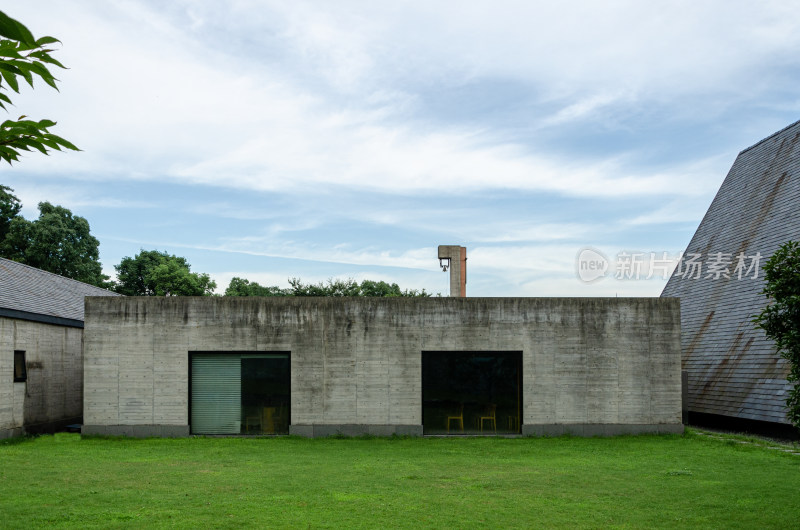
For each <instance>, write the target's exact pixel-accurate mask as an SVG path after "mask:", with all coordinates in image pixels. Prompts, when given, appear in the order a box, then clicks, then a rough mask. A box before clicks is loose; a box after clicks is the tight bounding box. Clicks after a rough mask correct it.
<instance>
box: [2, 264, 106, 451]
mask: <svg viewBox="0 0 800 530" xmlns="http://www.w3.org/2000/svg"><path fill="white" fill-rule="evenodd" d="M111 294H112V293H110V292H108V291H106V290H105V289H99V288H97V287H94V286H92V285H87V284H85V283H81V282H77V281H75V280H70V279H68V278H64V277H62V276H58V275H57V274H51V273H49V272H45V271H42V270H39V269H35V268H33V267H28V266H27V265H22V264H20V263H16V262H14V261H9V260H7V259H4V258H0V438H5V437H8V436H17V435H21V434H23V433H25V432H42V431H47V430H50V429H54V428H57V427H59V426H63V425H67V424H70V423H76V422H77V423H79V422H80V418H81V414H82V400H83V362H82V344H83V299H84V297H85V296H109V295H111Z"/></svg>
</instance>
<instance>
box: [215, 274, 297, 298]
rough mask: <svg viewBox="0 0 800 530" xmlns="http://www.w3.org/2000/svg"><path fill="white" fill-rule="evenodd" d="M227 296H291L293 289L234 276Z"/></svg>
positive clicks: (226, 291)
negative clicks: (268, 285) (263, 284)
mask: <svg viewBox="0 0 800 530" xmlns="http://www.w3.org/2000/svg"><path fill="white" fill-rule="evenodd" d="M225 296H291V291H290V290H289V289H281V288H280V287H275V286H271V287H264V286H262V285H259V284H258V283H256V282H251V281H249V280H246V279H244V278H238V277H233V278H231V283H230V284H229V285H228V288H227V289H225Z"/></svg>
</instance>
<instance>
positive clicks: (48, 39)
mask: <svg viewBox="0 0 800 530" xmlns="http://www.w3.org/2000/svg"><path fill="white" fill-rule="evenodd" d="M54 42H57V43H59V44H61V41H60V40H58V39H57V38H55V37H49V36H44V37H41V38H39V39H38V40H37V41H36V46H38V47H40V48H41V47H42V46H44V45H45V44H53V43H54Z"/></svg>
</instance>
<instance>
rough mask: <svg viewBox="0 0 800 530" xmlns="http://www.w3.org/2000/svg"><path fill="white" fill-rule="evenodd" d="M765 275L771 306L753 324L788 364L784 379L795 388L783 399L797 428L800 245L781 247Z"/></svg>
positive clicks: (799, 399)
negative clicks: (770, 340) (787, 372)
mask: <svg viewBox="0 0 800 530" xmlns="http://www.w3.org/2000/svg"><path fill="white" fill-rule="evenodd" d="M764 272H765V276H764V279H765V287H764V290H763V291H762V293H763V294H764V295H766V296H767V298H768V299H769V300H770V301H771V303H770V304H769V305H768V306H767V307H765V308H764V310H763V311H762V312H761V313H760V314H758V315H756V317H755V318H754V320H753V321H754V322H755V324H756V326H757V327H759V328H761V329H763V330H764V333H765V334H766V336H767V337H768V338H770V339H772V340H773V341H775V346H776V348H777V350H778V352H779V353H780V355H781V357H783V358H784V359H786V360H787V361H789V375H788V376H787V378H786V379H787V380H788V381H790V382H792V383H794V386H793V388H792V389H791V390H790V391H789V395H788V397H787V398H786V406H787V408H788V412H787V417H788V418H789V421H791V422H792V424H794V425H795V427H798V428H800V243H798V242H795V241H788V242H786V243H784V244H783V245H781V246H780V247H779V248H778V250H777V251H775V253H774V254H773V255H772V257H770V259H769V260H767V262H766V263H765V264H764Z"/></svg>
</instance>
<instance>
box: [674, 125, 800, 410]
mask: <svg viewBox="0 0 800 530" xmlns="http://www.w3.org/2000/svg"><path fill="white" fill-rule="evenodd" d="M799 205H800V122H795V123H793V124H792V125H789V126H788V127H786V128H784V129H782V130H780V131H778V132H776V133H775V134H773V135H771V136H768V137H767V138H765V139H764V140H761V141H760V142H758V143H757V144H755V145H753V146H751V147H748V148H747V149H745V150H743V151H742V152H741V153H739V156H738V157H737V158H736V161H735V162H734V164H733V166H732V167H731V169H730V171H729V172H728V175H727V177H725V180H724V182H723V183H722V186H721V187H720V189H719V192H717V195H716V197H715V198H714V200H713V202H712V203H711V206H710V207H709V209H708V211H707V212H706V215H705V217H704V218H703V220H702V222H701V223H700V226H699V227H698V229H697V232H695V234H694V237H692V240H691V242H690V243H689V246H688V247H687V248H686V252H685V253H684V256H688V255H689V254H692V253H699V254H701V255H702V257H701V260H702V261H703V263H704V264H705V263H707V260H708V258H709V256H710V255H711V254H715V253H717V252H724V253H730V254H732V259H733V261H734V263H735V262H736V257H737V256H738V255H739V254H740V253H741V252H744V253H745V255H746V256H753V255H755V254H756V253H760V254H761V262H760V266H763V265H764V263H765V262H766V260H767V259H769V257H770V256H771V255H772V254H773V252H775V250H776V249H777V248H778V246H780V245H781V244H782V243H784V242H786V241H788V240H800V214H798V211H797V210H798V206H799ZM748 262H749V260H748ZM732 269H733V267H731V270H732ZM763 274H764V273H763V271H762V270H760V267H759V271H758V277H757V278H756V279H753V278H752V273H751V274H750V275H749V276H747V277H746V278H745V277H743V278H742V279H738V278H737V277H736V276H735V275H731V277H730V278H728V279H725V278H719V279H714V278H707V277H706V271H705V269H704V271H703V274H702V276H701V277H700V278H699V279H694V278H689V277H686V278H684V277H683V276H682V274H681V270H680V269H677V270H676V271H675V273H674V274H673V276H672V277H671V278H670V280H669V282H668V283H667V285H666V287H665V288H664V291H663V293H662V296H677V297H680V299H681V343H682V351H683V369H684V370H687V371H688V374H689V404H688V405H689V410H690V411H693V412H704V413H709V414H720V415H724V416H734V417H738V418H746V419H755V420H762V421H771V422H777V423H789V422H788V420H787V419H786V406H785V401H784V400H785V398H786V392H787V391H788V389H789V388H790V385H789V383H788V382H787V381H786V375H787V373H788V366H787V364H786V362H785V361H784V360H783V359H782V358H780V357H779V355H778V354H777V353H776V351H775V347H774V345H773V343H772V341H770V340H768V339H767V338H766V337H765V336H764V333H763V332H762V331H760V330H757V329H755V327H754V325H753V324H752V322H751V320H752V318H753V316H754V315H756V314H758V313H759V312H760V311H761V309H762V308H763V307H764V306H765V305H766V303H767V298H766V297H765V296H764V295H763V294H761V290H762V289H763V288H764V284H763Z"/></svg>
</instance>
